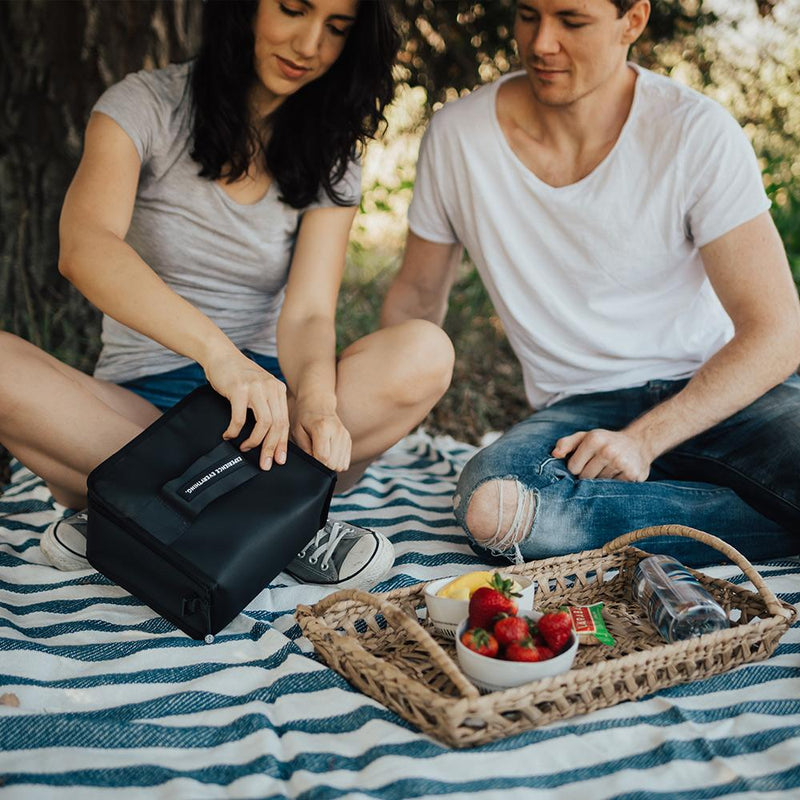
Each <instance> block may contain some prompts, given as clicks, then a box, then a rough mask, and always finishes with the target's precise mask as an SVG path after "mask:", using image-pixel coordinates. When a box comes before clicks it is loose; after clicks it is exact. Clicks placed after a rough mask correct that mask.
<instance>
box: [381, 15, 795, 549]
mask: <svg viewBox="0 0 800 800" xmlns="http://www.w3.org/2000/svg"><path fill="white" fill-rule="evenodd" d="M649 13H650V3H649V2H647V0H519V2H518V4H517V10H516V19H515V26H514V34H515V38H516V41H517V46H518V50H519V55H520V59H521V62H522V65H523V67H524V72H519V73H515V74H512V75H510V76H507V77H506V78H503V79H501V80H500V81H498V82H497V83H495V84H492V85H490V86H485V87H482V88H481V89H479V90H478V91H476V92H473V93H472V94H471V95H469V96H468V97H466V98H463V99H460V100H458V101H457V102H454V103H450V104H448V105H447V106H445V107H444V108H443V109H442V110H441V111H439V112H438V113H437V114H436V115H435V116H434V119H433V120H432V122H431V125H430V127H429V129H428V131H427V133H426V135H425V138H424V141H423V145H422V149H421V153H420V160H419V167H418V175H417V185H416V189H415V194H414V200H413V202H412V205H411V209H410V211H409V228H410V233H409V236H408V242H407V245H406V253H405V258H404V261H403V265H402V267H401V270H400V272H399V273H398V275H397V278H396V279H395V281H394V283H393V285H392V286H391V288H390V290H389V292H388V294H387V297H386V301H385V304H384V309H383V315H382V322H383V324H392V323H396V322H399V321H400V320H402V319H406V318H409V317H423V318H427V319H430V320H434V321H436V322H438V323H440V324H441V322H442V320H443V318H444V314H445V310H446V305H447V295H448V292H449V289H450V287H451V285H452V282H453V280H454V277H455V274H456V270H457V267H458V264H459V261H460V257H461V252H462V248H463V247H466V248H467V250H468V252H469V254H470V257H471V258H472V260H473V261H474V262H475V264H476V266H477V269H478V270H479V272H480V274H481V277H482V279H483V281H484V283H485V285H486V288H487V290H488V292H489V295H490V296H491V299H492V301H493V303H494V305H495V308H496V310H497V313H498V314H499V316H500V319H501V320H502V322H503V325H504V327H505V330H506V333H507V335H508V337H509V341H510V343H511V345H512V347H513V348H514V351H515V353H516V355H517V357H518V358H519V360H520V362H521V364H522V368H523V375H524V381H525V388H526V392H527V396H528V399H529V400H530V403H531V405H532V406H533V408H534V409H537V410H536V412H535V413H534V414H533V415H532V416H531V417H530V418H529V419H527V420H525V421H523V422H521V423H520V424H518V425H517V426H515V427H514V428H512V429H511V430H510V431H508V432H507V433H506V434H505V435H504V436H502V437H501V438H500V439H499V440H498V441H496V442H495V443H494V444H492V445H490V446H489V447H487V448H485V449H483V450H481V451H479V452H478V453H477V454H476V455H475V457H473V459H472V460H471V461H470V462H469V463H468V464H467V466H466V467H465V469H464V471H463V473H462V476H461V478H460V481H459V485H458V489H457V494H456V497H455V498H454V508H455V513H456V517H457V519H458V521H459V523H460V524H461V525H462V526H463V527H464V529H465V530H466V532H467V535H468V536H469V538H470V541H471V543H472V544H473V546H474V547H475V548H476V549H477V550H478V552H481V553H485V552H486V551H489V552H491V553H493V554H495V555H499V556H504V557H507V558H509V559H512V560H517V561H519V560H521V559H525V560H530V559H534V558H544V557H548V556H552V555H556V554H562V553H565V552H572V551H577V550H582V549H587V548H592V547H599V546H601V545H602V544H604V543H605V542H606V541H608V540H609V539H611V538H612V537H614V536H616V535H618V534H621V533H624V532H626V531H628V530H632V529H636V528H640V527H645V526H650V525H657V524H666V523H679V524H685V525H690V526H692V527H695V528H700V529H703V530H706V531H709V532H711V533H715V534H718V535H720V536H722V537H724V538H725V539H726V540H727V541H729V542H730V543H732V544H733V545H734V546H735V547H737V548H738V549H740V550H741V551H742V552H744V553H745V555H747V556H748V557H750V558H754V559H761V558H767V557H774V556H779V555H784V554H787V553H796V552H797V551H798V550H800V538H798V537H797V532H798V530H800V484H799V482H798V478H797V472H796V465H797V463H798V460H799V459H800V379H798V377H797V375H795V374H794V373H795V371H796V369H797V366H798V362H800V308H799V306H798V298H797V292H796V290H795V287H794V285H793V282H792V278H791V274H790V271H789V268H788V264H787V260H786V256H785V253H784V250H783V246H782V244H781V241H780V238H779V236H778V234H777V231H776V230H775V227H774V225H773V223H772V221H771V218H770V216H769V212H768V209H769V201H768V199H767V197H766V195H765V193H764V190H763V188H762V183H761V176H760V173H759V170H758V166H757V162H756V159H755V156H754V154H753V151H752V148H751V147H750V145H749V143H748V142H747V140H746V138H745V137H744V135H743V133H742V132H741V130H740V128H739V126H738V125H737V124H736V123H735V121H734V120H733V119H732V118H731V117H730V116H729V115H728V114H727V112H725V111H724V110H723V109H722V108H721V107H719V106H718V105H717V104H716V103H714V102H712V101H711V100H709V99H708V98H705V97H703V96H702V95H700V94H698V93H696V92H694V91H691V90H689V89H687V88H685V87H683V86H681V85H679V84H678V83H676V82H674V81H671V80H669V79H668V78H664V77H661V76H656V75H654V74H653V73H650V72H648V71H647V70H643V69H641V68H639V67H637V66H635V65H633V64H630V63H628V62H627V61H626V58H627V53H628V49H629V47H630V46H631V45H632V44H633V43H634V42H635V41H636V39H637V38H638V37H639V35H640V34H641V33H642V30H643V29H644V27H645V25H646V23H647V19H648V17H649ZM789 376H791V377H789ZM650 544H651V543H648V548H649V549H661V550H668V551H670V552H673V553H675V554H676V555H678V556H679V557H681V558H683V559H684V560H685V561H686V562H688V563H694V564H698V563H703V562H708V561H709V560H711V558H712V556H711V551H709V550H708V549H707V548H705V547H704V546H702V545H699V544H697V543H695V542H693V541H692V540H688V539H686V540H684V539H679V540H673V539H665V538H659V539H656V540H654V541H653V543H652V545H653V546H652V547H650Z"/></svg>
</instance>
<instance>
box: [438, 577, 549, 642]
mask: <svg viewBox="0 0 800 800" xmlns="http://www.w3.org/2000/svg"><path fill="white" fill-rule="evenodd" d="M497 571H498V572H500V570H497ZM500 574H501V575H502V576H503V577H504V578H513V579H514V580H515V581H516V582H517V583H518V584H519V585H520V586H521V587H522V590H521V591H520V595H521V597H515V598H514V600H516V602H517V606H518V607H519V610H520V611H523V610H525V611H530V610H531V609H532V608H533V595H534V593H535V591H536V583H535V582H534V581H532V580H531V579H530V578H525V577H523V576H522V575H505V574H504V573H503V572H500ZM457 577H458V575H451V576H450V577H449V578H440V579H439V580H437V581H431V582H430V583H429V584H428V585H427V586H426V587H425V605H426V606H427V607H428V616H429V617H430V619H431V622H433V626H434V627H435V628H436V630H437V631H438V632H439V633H441V634H442V635H444V636H449V637H450V638H453V637H455V635H456V628H457V627H458V623H459V622H461V620H462V619H464V617H466V616H467V615H468V614H469V600H453V599H452V598H450V597H437V596H436V592H438V591H439V590H440V589H441V588H442V587H443V586H445V585H446V584H448V583H450V581H452V580H455V579H456V578H457Z"/></svg>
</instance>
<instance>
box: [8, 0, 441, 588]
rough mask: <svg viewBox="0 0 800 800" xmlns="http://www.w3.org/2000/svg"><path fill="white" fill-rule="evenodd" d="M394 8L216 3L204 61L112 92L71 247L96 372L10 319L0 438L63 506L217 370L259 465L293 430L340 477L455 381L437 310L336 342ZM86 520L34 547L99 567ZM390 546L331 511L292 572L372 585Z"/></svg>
mask: <svg viewBox="0 0 800 800" xmlns="http://www.w3.org/2000/svg"><path fill="white" fill-rule="evenodd" d="M387 6H388V2H384V0H380V1H379V2H372V1H370V2H367V1H366V0H364V1H363V2H359V1H358V0H259V2H255V1H254V0H253V1H251V2H207V3H206V4H205V6H204V20H203V42H202V46H201V50H200V53H199V55H198V57H197V59H196V61H195V62H193V63H191V64H184V65H171V66H169V67H166V68H165V69H161V70H156V71H153V72H140V73H136V74H134V75H129V76H128V77H127V78H125V79H124V80H123V81H122V82H120V83H119V84H117V85H115V86H112V87H111V88H110V89H109V90H108V91H107V92H106V93H105V94H104V95H103V96H102V97H101V98H100V100H99V101H98V103H97V105H96V106H95V108H94V110H93V113H92V115H91V118H90V120H89V124H88V126H87V130H86V138H85V147H84V153H83V157H82V159H81V162H80V165H79V167H78V170H77V172H76V174H75V177H74V179H73V181H72V184H71V186H70V188H69V190H68V192H67V195H66V199H65V201H64V207H63V211H62V215H61V223H60V244H61V250H60V257H59V270H60V271H61V273H62V274H63V275H64V276H65V277H67V278H68V279H69V280H70V281H71V282H72V283H73V284H74V285H75V286H76V287H77V288H78V289H79V290H80V291H81V292H82V293H83V294H84V295H85V296H86V297H87V298H88V299H89V300H90V301H91V302H93V303H94V304H95V305H97V306H98V307H99V308H100V309H101V310H102V311H103V312H104V320H103V348H102V352H101V355H100V358H99V360H98V364H97V367H96V369H95V375H94V376H93V377H90V376H87V375H84V374H83V373H81V372H78V371H77V370H75V369H72V368H71V367H69V366H66V365H64V364H62V363H60V362H59V361H57V360H56V359H54V358H53V357H51V356H50V355H48V354H46V353H44V352H42V351H41V350H38V349H37V348H35V347H34V346H33V345H31V344H29V343H28V342H25V341H23V340H21V339H19V338H17V337H15V336H12V335H10V334H7V333H4V334H0V336H2V342H1V344H2V347H0V375H1V376H2V378H3V380H0V441H1V442H2V443H3V445H5V446H6V447H7V449H8V450H9V451H10V452H11V453H13V454H14V455H15V456H16V457H17V458H18V459H19V460H20V461H21V462H22V463H24V464H25V465H26V466H28V467H29V468H30V469H31V470H32V471H34V472H35V473H37V474H38V475H40V476H42V478H44V480H45V481H46V482H47V484H48V486H49V487H50V489H51V491H52V494H53V497H54V498H55V499H56V501H58V502H59V503H61V504H63V505H64V506H66V507H68V508H71V509H82V508H84V507H85V505H86V477H87V475H88V473H89V472H90V471H91V470H92V469H93V468H94V467H95V466H96V465H97V464H99V463H100V462H101V461H103V460H104V459H105V458H107V457H108V456H109V455H110V454H111V453H113V452H114V451H116V450H117V449H119V448H120V447H121V446H122V445H124V444H125V443H126V442H128V441H130V440H131V439H132V438H133V437H134V436H136V435H137V434H138V433H139V432H140V431H141V430H142V429H143V428H144V427H146V426H147V425H149V424H150V423H151V422H153V421H154V420H155V419H156V418H157V417H158V416H159V415H160V413H161V412H162V411H163V410H164V409H165V408H168V407H169V406H171V405H173V404H174V403H175V402H177V401H178V400H179V399H180V398H181V397H182V396H184V395H185V394H187V393H188V392H189V391H191V390H192V389H193V388H195V387H196V386H197V385H200V384H201V383H203V382H204V381H205V380H208V382H209V383H210V384H211V385H212V386H213V387H214V389H216V391H217V392H219V393H220V394H221V395H223V396H225V397H226V398H227V399H228V400H229V401H230V405H231V420H230V425H229V426H228V428H227V430H226V431H225V433H224V437H225V438H232V437H235V436H236V435H237V434H238V432H239V431H240V429H241V428H242V425H243V423H244V420H245V416H246V413H247V410H248V409H251V410H252V412H253V414H254V415H255V419H256V424H255V427H254V429H253V431H252V433H251V435H250V436H249V437H248V438H247V439H246V440H245V441H244V442H243V444H242V450H248V449H251V448H260V464H261V467H262V468H263V469H270V468H274V469H280V466H281V465H282V464H283V463H284V462H285V460H286V452H287V440H288V438H289V437H290V436H291V437H292V438H293V439H294V440H295V441H296V442H297V444H298V445H300V446H301V447H302V448H303V449H305V450H306V451H307V452H309V453H312V454H313V455H314V456H315V457H316V458H318V459H319V460H320V461H322V462H323V463H325V464H327V465H328V466H329V467H331V468H333V469H335V470H337V471H338V472H339V473H340V479H339V487H340V488H347V487H348V486H350V485H352V483H353V482H354V481H355V480H356V479H357V478H358V477H359V476H360V475H361V473H362V472H363V470H364V468H365V467H366V465H367V464H368V463H369V462H370V460H371V459H373V458H375V457H376V456H377V455H379V454H380V453H381V452H383V451H384V450H385V449H386V448H388V447H389V446H391V445H392V444H393V443H395V442H396V441H398V440H399V439H400V438H401V437H402V436H404V435H405V434H406V433H407V432H408V431H409V430H410V429H412V428H413V427H414V426H415V425H416V424H417V423H418V422H419V421H420V420H421V419H422V418H423V417H424V416H425V415H426V414H427V412H428V411H429V410H430V408H431V407H432V406H433V405H434V403H435V402H436V401H437V400H438V399H439V397H440V396H441V394H442V393H443V392H444V390H445V389H446V387H447V385H448V382H449V377H450V372H451V368H452V348H451V346H450V343H449V341H448V340H447V339H446V338H445V337H444V336H443V334H442V333H441V331H440V330H439V329H438V328H436V327H434V326H433V325H430V324H428V323H425V322H423V321H419V320H415V321H410V322H406V323H404V324H403V325H399V326H396V327H393V328H386V329H382V330H379V331H377V332H375V333H373V334H370V335H369V336H366V337H364V338H363V339H361V340H359V341H357V342H355V343H354V344H353V345H351V346H350V347H348V348H347V349H346V350H345V351H344V352H343V353H341V355H340V356H339V357H338V358H337V357H336V353H335V333H334V312H335V307H336V298H337V294H338V290H339V284H340V280H341V277H342V271H343V268H344V259H345V250H346V245H347V239H348V233H349V229H350V226H351V223H352V221H353V217H354V215H355V210H356V207H357V204H358V202H359V188H358V184H359V175H360V172H359V165H358V163H357V161H356V160H355V154H356V153H357V147H358V146H360V145H361V144H363V143H364V141H365V140H366V139H367V138H369V137H370V136H372V135H373V134H374V133H375V131H376V129H377V127H378V125H379V123H380V122H381V121H382V119H383V116H382V111H383V108H384V107H385V105H386V103H388V102H389V100H390V99H391V95H392V79H391V67H392V61H393V58H394V54H395V52H396V49H397V36H396V33H395V31H394V29H393V27H392V24H391V21H390V18H389V14H388V8H387ZM278 359H280V366H279V365H278ZM284 376H285V378H284ZM284 381H285V382H284ZM84 534H85V515H84V514H79V515H75V516H73V517H71V518H69V521H60V522H59V523H56V525H54V526H52V527H51V528H50V529H49V530H48V531H47V532H46V533H45V535H44V536H43V540H42V549H43V551H44V552H45V555H46V556H47V557H48V559H49V560H50V561H51V562H52V563H54V565H56V566H58V567H60V568H67V569H76V568H83V567H86V566H88V564H87V562H86V560H85V537H84ZM392 561H393V554H392V549H391V544H390V543H389V542H388V540H386V539H385V537H382V536H379V535H378V534H375V533H373V532H371V531H366V530H364V529H360V528H355V527H354V526H346V525H342V524H341V523H335V524H334V523H329V524H328V525H327V526H326V527H325V528H324V529H323V530H321V531H320V532H319V533H318V534H317V537H316V538H315V539H314V540H313V542H312V543H310V545H309V546H308V547H307V548H306V550H305V551H304V552H303V553H301V554H300V555H299V556H298V558H297V559H295V561H294V562H292V564H291V565H290V568H289V571H290V573H291V574H293V575H294V576H295V577H297V578H298V579H299V580H304V581H309V582H319V583H331V584H336V585H338V586H351V585H362V584H369V583H374V582H375V581H377V580H378V579H380V577H381V576H382V575H383V574H384V573H385V572H386V570H388V568H389V567H390V566H391V564H392Z"/></svg>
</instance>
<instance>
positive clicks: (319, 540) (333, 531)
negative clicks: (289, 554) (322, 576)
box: [297, 522, 353, 571]
mask: <svg viewBox="0 0 800 800" xmlns="http://www.w3.org/2000/svg"><path fill="white" fill-rule="evenodd" d="M329 525H330V527H328V525H326V526H325V527H324V528H321V529H320V530H318V531H317V534H316V536H315V537H314V541H313V542H309V543H308V544H307V545H306V546H305V547H304V548H303V549H302V550H301V551H300V552H299V553H298V554H297V556H298V558H305V556H306V551H307V550H308V548H309V547H314V548H316V549H315V550H314V551H313V552H312V553H311V555H310V556H309V557H308V563H309V564H316V563H317V561H319V557H320V555H322V554H323V553H324V556H323V558H322V563H321V564H320V565H319V566H320V569H321V570H323V571H325V570H327V569H328V566H329V564H330V559H331V557H332V556H333V552H334V550H336V546H337V545H338V544H339V542H341V541H342V539H343V538H344V536H345V535H346V534H347V533H348V531H351V530H353V528H352V527H351V526H349V525H345V524H344V523H342V522H331V523H329ZM326 537H329V538H328V541H327V542H323V540H324V539H325V538H326Z"/></svg>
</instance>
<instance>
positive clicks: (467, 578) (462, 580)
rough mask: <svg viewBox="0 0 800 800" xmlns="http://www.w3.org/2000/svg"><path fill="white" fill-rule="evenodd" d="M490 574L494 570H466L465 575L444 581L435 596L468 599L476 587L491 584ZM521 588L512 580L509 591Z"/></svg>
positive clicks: (516, 590) (517, 590)
mask: <svg viewBox="0 0 800 800" xmlns="http://www.w3.org/2000/svg"><path fill="white" fill-rule="evenodd" d="M492 575H494V572H488V571H483V572H468V573H467V574H466V575H460V576H459V577H458V578H454V579H453V580H452V581H450V583H446V584H445V585H444V586H442V588H441V589H439V591H438V592H436V596H437V597H446V598H448V599H450V600H469V599H470V597H472V594H473V592H475V590H476V589H480V588H481V586H489V585H490V584H491V582H492ZM521 588H522V587H521V586H520V585H519V584H518V583H517V582H516V581H513V585H512V589H511V591H513V592H519V591H520V589H521Z"/></svg>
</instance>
